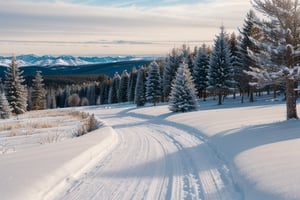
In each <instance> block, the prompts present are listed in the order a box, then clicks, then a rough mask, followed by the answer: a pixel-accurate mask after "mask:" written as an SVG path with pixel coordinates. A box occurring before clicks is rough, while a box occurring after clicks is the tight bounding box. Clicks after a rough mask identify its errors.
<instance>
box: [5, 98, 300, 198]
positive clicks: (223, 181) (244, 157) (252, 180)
mask: <svg viewBox="0 0 300 200" xmlns="http://www.w3.org/2000/svg"><path fill="white" fill-rule="evenodd" d="M238 101H239V100H235V101H234V100H231V99H226V100H225V105H223V106H217V105H216V104H217V102H216V101H213V100H209V101H207V102H202V101H201V102H200V110H199V111H197V112H191V113H180V114H179V113H178V114H174V113H171V112H170V111H169V110H168V106H167V105H159V106H156V107H150V106H148V107H143V108H136V107H135V106H134V105H130V104H123V105H114V106H111V107H107V106H98V107H95V106H94V107H84V108H78V110H81V111H85V112H91V113H94V114H95V115H96V116H97V117H98V119H99V120H101V121H103V122H104V124H105V125H104V126H102V127H101V128H100V129H98V130H96V131H94V132H91V133H89V134H87V135H84V136H82V137H78V138H72V139H67V140H62V141H57V142H55V143H49V144H45V145H36V146H31V147H28V148H24V149H22V151H15V152H12V153H9V154H3V155H0V177H1V179H0V199H5V200H6V199H70V200H71V199H72V200H74V199H209V200H211V199H212V200H215V199H225V200H227V199H228V200H232V199H275V200H276V199H300V192H299V191H300V186H299V185H300V173H298V170H299V169H300V161H299V157H300V135H299V134H300V121H299V120H289V121H286V120H285V104H284V102H281V101H274V102H273V101H266V100H265V99H260V100H259V101H257V102H255V103H253V104H250V103H245V104H240V103H238ZM298 112H299V113H300V111H298ZM41 120H42V119H41ZM3 124H4V122H3V121H0V126H2V125H3ZM0 135H2V133H1V134H0ZM24 137H26V136H24ZM28 137H29V136H28ZM16 148H17V147H16Z"/></svg>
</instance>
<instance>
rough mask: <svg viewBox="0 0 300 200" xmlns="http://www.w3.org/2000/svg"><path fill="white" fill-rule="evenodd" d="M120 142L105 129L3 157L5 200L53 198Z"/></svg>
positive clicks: (0, 185)
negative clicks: (68, 182) (70, 181)
mask: <svg viewBox="0 0 300 200" xmlns="http://www.w3.org/2000/svg"><path fill="white" fill-rule="evenodd" d="M117 142H118V136H117V134H116V133H115V132H114V131H113V129H112V128H111V127H108V126H104V127H101V128H100V129H98V130H96V131H93V132H91V133H89V134H86V135H84V136H82V137H78V138H74V139H70V140H65V141H62V142H59V143H52V144H48V145H43V146H39V147H34V148H31V149H28V150H26V151H22V152H16V153H14V154H7V155H4V156H1V157H0V177H1V181H0V188H1V199H10V200H14V199H16V200H19V199H48V198H51V197H52V196H53V195H54V194H55V193H56V192H57V191H59V190H61V189H63V187H64V184H65V183H66V182H67V181H68V180H71V179H72V178H73V177H76V176H80V175H81V174H82V173H84V171H85V170H87V169H88V168H89V167H91V166H93V164H94V163H95V162H97V161H98V160H99V159H100V158H101V157H103V156H105V154H107V153H108V152H110V150H111V149H112V148H114V146H115V145H116V144H117Z"/></svg>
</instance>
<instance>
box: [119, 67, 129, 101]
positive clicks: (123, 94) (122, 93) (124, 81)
mask: <svg viewBox="0 0 300 200" xmlns="http://www.w3.org/2000/svg"><path fill="white" fill-rule="evenodd" d="M128 82H129V74H128V73H127V70H124V71H123V73H122V75H121V80H120V88H119V98H118V99H119V102H127V101H128Z"/></svg>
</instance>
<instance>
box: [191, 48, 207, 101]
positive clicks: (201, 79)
mask: <svg viewBox="0 0 300 200" xmlns="http://www.w3.org/2000/svg"><path fill="white" fill-rule="evenodd" d="M208 70H209V56H208V55H207V52H206V46H205V45H203V46H202V47H201V48H199V50H198V51H197V55H196V58H195V62H194V69H193V78H194V83H195V86H196V89H197V93H198V95H199V97H201V98H203V100H204V101H205V98H206V88H207V86H208Z"/></svg>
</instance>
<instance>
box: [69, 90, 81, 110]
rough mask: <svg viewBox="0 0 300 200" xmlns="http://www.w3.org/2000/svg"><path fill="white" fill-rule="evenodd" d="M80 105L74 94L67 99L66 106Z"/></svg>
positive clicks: (77, 96) (76, 95) (77, 97)
mask: <svg viewBox="0 0 300 200" xmlns="http://www.w3.org/2000/svg"><path fill="white" fill-rule="evenodd" d="M79 104H80V97H79V95H78V94H76V93H74V94H72V95H71V96H69V98H68V105H69V106H71V107H76V106H79Z"/></svg>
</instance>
